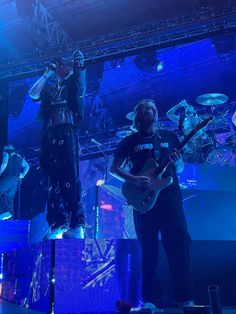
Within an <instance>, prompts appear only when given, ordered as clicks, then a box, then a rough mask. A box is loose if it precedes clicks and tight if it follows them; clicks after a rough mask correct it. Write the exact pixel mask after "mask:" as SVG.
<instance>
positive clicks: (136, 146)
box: [111, 99, 194, 313]
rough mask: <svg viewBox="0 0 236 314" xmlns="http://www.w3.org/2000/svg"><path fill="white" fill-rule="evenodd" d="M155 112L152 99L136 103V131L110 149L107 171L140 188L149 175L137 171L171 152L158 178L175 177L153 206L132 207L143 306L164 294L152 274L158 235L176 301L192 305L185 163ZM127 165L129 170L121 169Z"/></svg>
mask: <svg viewBox="0 0 236 314" xmlns="http://www.w3.org/2000/svg"><path fill="white" fill-rule="evenodd" d="M157 122H158V111H157V107H156V104H155V101H154V100H152V99H144V100H142V101H140V102H139V103H138V104H137V105H136V107H135V108H134V120H133V124H134V125H133V126H134V128H135V129H136V130H137V132H136V133H133V134H131V135H128V136H127V137H125V138H124V139H123V140H122V141H121V142H120V143H119V145H118V147H117V149H116V152H115V154H114V159H113V163H112V166H111V173H112V174H113V175H114V176H115V177H117V178H119V179H120V180H123V181H129V182H132V183H134V184H136V185H137V186H138V187H149V184H150V178H149V177H146V176H143V175H138V173H139V172H140V171H141V170H142V168H143V166H144V164H145V162H146V161H147V160H148V159H149V158H155V159H156V160H157V162H159V163H160V162H161V161H162V160H164V159H166V158H168V156H170V157H169V158H170V161H171V163H170V165H169V166H168V167H167V169H166V171H165V172H164V174H163V176H162V177H166V176H172V177H173V182H172V184H170V185H169V186H168V187H166V188H165V189H163V190H162V191H161V192H160V194H159V196H158V199H157V202H156V204H155V205H154V207H153V208H152V209H151V210H149V211H148V212H146V213H144V214H142V213H141V214H140V213H139V212H138V211H136V210H135V208H134V223H135V230H136V234H137V237H138V240H139V243H140V245H141V249H142V296H143V301H144V307H145V308H148V309H151V311H152V312H153V313H155V312H158V311H159V310H160V311H161V308H162V307H163V301H164V299H163V293H162V291H161V287H160V283H159V274H158V273H156V269H157V264H158V234H159V233H160V234H161V237H162V242H163V245H164V248H165V250H166V253H167V258H168V263H169V267H170V272H171V275H172V278H173V285H174V293H175V300H176V302H178V303H179V304H181V305H182V306H193V305H194V302H193V294H192V278H191V270H190V268H191V256H190V241H191V239H190V235H189V233H188V230H187V225H186V220H185V216H184V212H183V206H182V195H181V190H180V187H179V183H178V179H177V174H176V173H180V172H182V171H183V169H184V163H183V160H182V157H181V154H180V152H179V151H177V150H175V147H176V146H177V145H178V143H179V139H178V137H177V136H176V135H175V133H173V132H171V131H167V130H160V129H157ZM124 165H130V172H127V171H125V170H124Z"/></svg>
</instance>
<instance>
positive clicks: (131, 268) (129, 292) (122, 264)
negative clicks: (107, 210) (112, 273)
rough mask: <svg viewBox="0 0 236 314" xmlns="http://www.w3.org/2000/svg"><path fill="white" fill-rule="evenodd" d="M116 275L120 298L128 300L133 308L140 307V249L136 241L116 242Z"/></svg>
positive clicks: (122, 240)
mask: <svg viewBox="0 0 236 314" xmlns="http://www.w3.org/2000/svg"><path fill="white" fill-rule="evenodd" d="M115 255H116V274H117V279H118V283H119V289H120V298H121V299H122V300H128V301H129V302H130V304H131V305H132V306H133V307H136V306H138V305H139V288H140V282H141V276H140V274H141V259H140V247H139V245H138V242H137V240H136V239H117V240H116V251H115Z"/></svg>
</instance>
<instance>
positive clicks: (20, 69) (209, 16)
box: [0, 6, 236, 79]
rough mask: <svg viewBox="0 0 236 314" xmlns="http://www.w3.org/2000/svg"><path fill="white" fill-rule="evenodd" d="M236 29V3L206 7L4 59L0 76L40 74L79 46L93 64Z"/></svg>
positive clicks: (87, 60)
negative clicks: (223, 7) (193, 11)
mask: <svg viewBox="0 0 236 314" xmlns="http://www.w3.org/2000/svg"><path fill="white" fill-rule="evenodd" d="M235 32H236V6H234V7H233V6H232V7H230V8H227V10H223V9H222V10H221V11H219V10H218V11H217V12H216V11H212V10H211V9H210V8H208V9H207V8H204V10H202V11H201V10H200V11H199V12H197V13H196V12H195V14H194V15H193V16H187V15H186V16H181V17H178V18H173V19H165V20H156V21H153V22H151V23H148V24H144V25H139V26H136V27H132V28H130V29H129V30H127V31H123V32H117V33H112V34H109V35H104V36H100V37H96V38H92V39H88V40H84V41H78V42H76V43H70V44H68V45H66V46H63V45H61V47H60V49H59V48H58V46H57V47H56V48H51V49H50V48H48V49H46V50H45V51H44V53H43V52H38V53H34V54H30V55H27V56H25V57H24V58H21V59H19V60H11V61H8V63H7V64H6V61H5V60H0V79H3V78H4V79H20V78H25V77H30V76H35V75H38V74H39V73H41V72H42V71H43V69H44V67H45V62H46V61H48V60H49V59H51V58H52V57H54V56H57V55H60V56H63V57H65V58H68V59H70V58H71V56H72V53H73V51H74V50H75V49H80V50H82V51H83V52H84V54H85V58H86V63H87V64H91V63H96V62H104V61H107V60H112V59H116V58H122V57H125V56H129V55H133V54H137V53H140V52H144V51H149V50H151V49H162V48H167V47H171V46H175V45H179V44H185V43H189V42H193V41H197V40H201V39H205V38H209V37H213V36H216V35H222V34H227V33H235Z"/></svg>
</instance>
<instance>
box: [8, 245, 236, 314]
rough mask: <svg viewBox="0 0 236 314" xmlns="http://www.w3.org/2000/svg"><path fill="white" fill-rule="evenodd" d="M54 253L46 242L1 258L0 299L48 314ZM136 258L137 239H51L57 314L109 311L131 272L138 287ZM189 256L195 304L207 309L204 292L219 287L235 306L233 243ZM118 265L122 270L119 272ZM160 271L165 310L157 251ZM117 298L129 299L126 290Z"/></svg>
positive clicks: (167, 284)
mask: <svg viewBox="0 0 236 314" xmlns="http://www.w3.org/2000/svg"><path fill="white" fill-rule="evenodd" d="M53 248H54V246H53V242H52V241H45V242H43V243H40V244H35V245H33V246H31V247H28V248H22V249H19V250H17V251H14V252H9V253H6V254H5V256H4V271H3V273H4V279H3V283H2V297H3V298H5V299H7V300H9V301H12V302H15V303H18V304H23V303H24V304H29V306H30V307H31V308H33V309H35V310H39V311H44V312H47V311H48V310H49V306H50V289H49V288H50V285H49V284H50V279H49V277H50V274H51V265H52V264H51V263H52V254H53V252H54V249H53ZM131 252H132V256H135V255H136V261H135V263H134V264H135V265H136V269H133V268H132V267H131V265H130V264H129V263H128V261H129V260H130V257H129V255H130V253H131ZM138 255H139V254H138V244H137V241H136V240H112V239H103V240H93V239H91V240H73V239H71V240H69V239H67V240H56V241H55V294H54V302H55V310H56V313H61V314H68V313H82V312H96V311H97V312H98V311H100V312H101V311H112V310H114V304H115V301H116V300H117V299H119V298H120V297H121V292H122V291H121V289H120V287H126V285H127V278H128V276H130V274H131V271H136V275H135V276H134V282H133V285H134V286H135V287H137V285H138V283H139V279H140V278H139V276H140V271H138V269H139V267H138V265H139V263H138ZM192 256H193V275H194V282H195V300H196V302H197V303H200V304H208V303H209V301H208V294H207V287H208V285H210V284H218V285H219V286H220V289H221V297H222V303H223V305H224V306H234V305H236V297H235V296H236V268H235V265H236V242H235V241H193V243H192ZM119 261H120V262H122V263H123V268H122V267H121V268H119V267H118V266H119V263H118V262H119ZM159 267H160V274H161V281H162V284H163V288H164V290H165V292H166V295H167V305H170V304H171V300H172V292H171V280H170V275H169V271H168V267H167V262H166V257H165V254H164V251H163V248H162V246H161V247H160V265H159ZM118 270H119V271H118ZM125 294H126V295H125ZM138 294H140V291H138ZM51 296H52V295H51ZM122 297H123V298H126V299H127V300H128V299H129V297H128V294H127V289H126V292H125V291H123V296H122Z"/></svg>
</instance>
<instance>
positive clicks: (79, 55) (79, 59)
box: [73, 50, 84, 68]
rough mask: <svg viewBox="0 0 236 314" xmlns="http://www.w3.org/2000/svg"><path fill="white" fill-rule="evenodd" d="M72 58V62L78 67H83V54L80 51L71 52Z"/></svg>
mask: <svg viewBox="0 0 236 314" xmlns="http://www.w3.org/2000/svg"><path fill="white" fill-rule="evenodd" d="M73 58H74V63H75V64H77V66H78V67H79V68H82V67H84V55H83V53H82V51H80V50H76V51H75V52H74V53H73Z"/></svg>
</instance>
